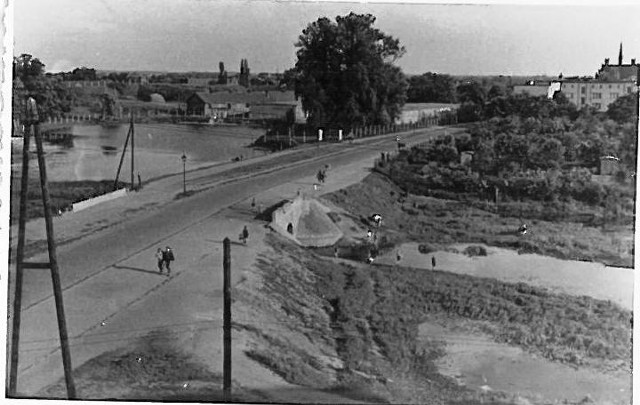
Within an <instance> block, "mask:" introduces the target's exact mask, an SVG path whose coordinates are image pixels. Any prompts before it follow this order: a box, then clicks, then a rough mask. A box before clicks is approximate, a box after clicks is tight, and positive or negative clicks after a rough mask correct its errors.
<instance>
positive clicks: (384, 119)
mask: <svg viewBox="0 0 640 405" xmlns="http://www.w3.org/2000/svg"><path fill="white" fill-rule="evenodd" d="M375 21H376V18H375V17H374V16H372V15H371V14H355V13H350V14H349V15H347V16H343V17H340V16H338V17H336V20H335V22H333V21H331V20H329V19H328V18H326V17H322V18H319V19H318V20H317V21H315V22H313V23H311V24H309V25H308V26H307V28H305V29H304V30H303V31H302V34H301V35H300V36H299V39H298V42H297V43H296V47H298V48H299V49H298V51H297V57H298V61H297V62H296V66H295V69H296V71H297V73H298V74H297V76H296V94H297V95H299V96H301V97H302V105H303V108H304V109H305V111H307V112H308V113H309V122H310V123H311V124H313V125H317V126H321V125H335V126H342V127H345V128H349V127H352V126H354V125H371V124H388V123H390V122H392V121H393V120H394V119H395V118H396V117H398V115H399V114H400V109H401V107H402V105H403V104H404V102H405V100H406V90H407V82H406V79H405V77H404V74H403V73H402V71H401V70H400V68H399V67H397V66H395V65H394V63H395V61H396V60H397V59H398V58H400V57H401V56H402V55H403V54H404V52H405V50H404V47H402V46H401V45H400V42H399V40H397V39H395V38H393V37H391V36H389V35H386V34H385V33H383V32H382V31H380V30H378V29H377V28H374V27H373V24H374V23H375Z"/></svg>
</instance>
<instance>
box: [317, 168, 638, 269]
mask: <svg viewBox="0 0 640 405" xmlns="http://www.w3.org/2000/svg"><path fill="white" fill-rule="evenodd" d="M327 199H328V200H329V201H331V202H332V203H333V204H335V205H337V206H340V207H343V208H344V209H345V210H347V211H348V212H349V213H350V214H351V215H352V216H353V217H355V218H356V220H357V221H358V222H361V223H362V222H365V223H367V218H368V217H369V216H371V215H372V214H373V213H379V214H381V215H382V217H383V223H384V229H385V237H386V238H387V239H389V240H392V241H393V243H394V244H401V243H404V242H416V243H420V244H422V245H424V250H425V253H428V252H429V251H436V250H445V248H446V247H447V246H448V245H450V244H455V243H479V244H484V245H488V246H497V247H503V248H508V249H512V250H515V251H517V252H519V253H535V254H540V255H545V256H551V257H555V258H559V259H565V260H579V261H589V262H599V263H603V264H606V265H609V266H617V267H632V266H633V255H632V253H631V251H630V250H628V249H627V248H624V249H621V248H622V247H623V245H622V244H621V241H625V240H633V229H631V228H617V229H614V230H606V231H605V230H603V229H602V228H600V227H590V226H585V225H583V224H582V223H578V222H570V221H558V222H551V221H543V220H536V219H534V220H531V221H526V215H527V214H526V212H525V213H524V214H522V216H520V214H518V216H510V215H508V214H504V215H501V214H498V213H494V212H490V211H485V210H483V209H480V208H477V207H473V206H471V205H469V204H466V203H464V202H460V201H453V200H445V199H439V198H434V197H424V196H416V195H411V194H406V193H405V192H403V190H402V189H400V188H399V187H398V186H397V185H396V184H394V183H393V182H392V181H391V180H389V179H388V178H387V177H385V176H384V175H382V174H379V173H372V174H371V175H370V176H368V177H367V178H366V179H365V180H364V181H363V182H362V183H360V184H357V185H353V186H351V187H348V188H346V189H343V190H340V191H338V192H336V193H332V194H331V195H329V196H327ZM523 217H524V220H525V221H526V222H527V224H528V227H529V229H528V232H527V234H526V235H521V234H520V233H519V232H518V228H519V227H520V226H521V225H522V222H523Z"/></svg>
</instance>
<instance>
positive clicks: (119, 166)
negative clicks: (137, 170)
mask: <svg viewBox="0 0 640 405" xmlns="http://www.w3.org/2000/svg"><path fill="white" fill-rule="evenodd" d="M132 117H133V116H132ZM132 119H133V118H132ZM131 129H132V127H131V125H129V132H127V139H126V140H125V141H124V148H122V155H120V163H119V164H118V171H117V172H116V179H115V181H114V182H113V189H114V190H115V189H116V188H117V187H118V179H119V178H120V170H121V169H122V163H123V162H124V154H125V153H126V152H127V144H128V143H129V137H130V136H131Z"/></svg>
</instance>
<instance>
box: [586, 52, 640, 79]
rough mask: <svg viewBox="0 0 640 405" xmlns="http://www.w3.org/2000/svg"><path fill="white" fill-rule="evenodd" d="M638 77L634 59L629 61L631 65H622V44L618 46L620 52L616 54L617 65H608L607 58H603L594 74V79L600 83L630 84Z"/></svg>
mask: <svg viewBox="0 0 640 405" xmlns="http://www.w3.org/2000/svg"><path fill="white" fill-rule="evenodd" d="M637 77H638V65H636V60H635V58H632V59H631V63H630V64H628V65H625V64H624V63H622V43H621V44H620V52H619V53H618V64H617V65H611V64H609V58H605V60H604V63H603V64H602V66H601V67H600V70H598V72H597V73H596V79H598V80H600V81H605V82H607V81H612V82H620V81H629V82H632V81H634V80H636V78H637Z"/></svg>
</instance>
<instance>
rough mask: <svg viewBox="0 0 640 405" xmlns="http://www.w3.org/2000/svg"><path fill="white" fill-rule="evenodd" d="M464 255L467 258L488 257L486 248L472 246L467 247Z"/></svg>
mask: <svg viewBox="0 0 640 405" xmlns="http://www.w3.org/2000/svg"><path fill="white" fill-rule="evenodd" d="M462 253H464V254H465V255H467V256H486V255H487V249H486V248H485V247H484V246H477V245H471V246H467V247H466V248H465V249H464V250H463V251H462Z"/></svg>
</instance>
